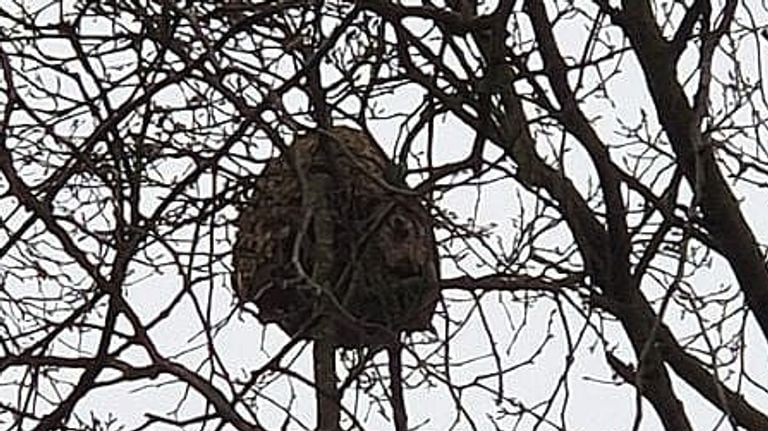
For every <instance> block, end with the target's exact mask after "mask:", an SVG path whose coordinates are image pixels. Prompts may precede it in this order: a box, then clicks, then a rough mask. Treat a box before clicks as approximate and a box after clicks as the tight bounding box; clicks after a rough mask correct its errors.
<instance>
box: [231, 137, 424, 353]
mask: <svg viewBox="0 0 768 431" xmlns="http://www.w3.org/2000/svg"><path fill="white" fill-rule="evenodd" d="M329 135H330V136H331V137H332V138H330V137H326V138H325V139H327V141H326V142H328V143H329V144H330V145H334V146H335V149H336V150H335V151H334V152H335V161H334V163H332V166H331V167H329V165H328V163H325V160H326V157H324V154H325V153H324V152H323V151H322V150H321V146H320V145H319V144H318V142H319V140H318V136H319V135H318V134H309V135H305V136H301V137H299V138H297V139H296V141H295V143H294V144H293V145H292V146H290V149H289V150H288V151H289V153H290V154H291V155H292V157H286V156H285V155H281V156H280V157H278V158H275V159H273V160H271V161H270V162H269V163H267V165H266V166H265V168H264V171H263V172H262V173H261V175H259V176H258V178H256V180H255V185H254V188H253V194H252V195H251V196H250V198H249V199H248V202H247V204H246V205H245V206H244V207H243V208H242V209H241V213H240V217H239V219H238V228H239V232H238V235H237V240H236V243H235V248H234V258H233V260H234V268H235V272H234V275H233V282H234V286H235V290H236V293H237V295H238V296H239V298H240V299H241V301H253V302H255V303H256V305H257V306H258V310H259V312H258V316H259V319H260V320H261V321H262V322H264V323H271V322H274V323H277V324H278V325H279V326H280V327H281V328H282V329H283V330H284V331H285V332H287V333H288V334H290V335H299V336H301V337H303V338H318V337H321V336H323V337H330V340H331V342H332V343H334V344H336V345H339V346H346V347H352V346H361V345H378V344H386V343H390V342H392V341H394V340H395V339H396V337H397V336H398V334H399V333H401V332H413V331H418V330H424V329H429V328H430V327H431V326H430V321H431V319H432V315H433V313H434V310H435V306H436V304H437V300H438V298H439V290H438V271H437V253H436V250H435V240H434V235H433V232H432V220H431V217H430V215H429V213H428V211H427V210H426V208H425V207H424V205H423V204H422V201H421V199H420V198H419V197H417V196H415V195H414V194H409V193H402V192H398V191H397V189H400V190H404V189H406V186H405V185H404V184H403V183H402V182H401V183H400V184H391V183H390V181H392V178H391V177H392V176H393V175H391V174H392V173H393V172H394V169H392V164H391V162H390V161H389V159H388V158H387V157H386V155H385V154H384V152H383V151H382V149H381V148H380V147H379V146H378V144H377V143H375V142H374V141H373V140H371V139H370V138H369V137H368V136H367V135H366V134H364V133H362V132H360V131H357V130H354V129H350V128H346V127H335V128H333V129H331V130H330V131H329ZM326 136H327V135H326ZM290 159H293V163H291V162H290V161H289V160H290ZM297 169H298V170H300V172H301V173H302V174H301V177H302V178H305V179H306V180H307V181H312V180H313V178H316V177H315V176H314V175H315V174H314V172H315V171H319V170H322V171H325V172H326V173H328V174H332V177H331V178H332V184H333V187H332V188H331V189H330V190H327V192H328V194H327V196H326V198H327V199H326V202H329V207H330V208H329V209H328V212H329V213H330V216H331V219H332V220H333V223H332V226H333V229H332V231H333V238H332V244H333V258H332V259H331V260H332V266H331V269H330V274H331V277H330V282H328V283H327V284H326V285H325V287H322V288H319V287H318V286H319V285H318V284H317V283H314V282H311V281H308V280H307V278H306V277H305V276H303V275H302V274H301V272H300V271H297V268H296V265H295V263H294V262H293V261H292V259H293V258H294V256H297V257H298V261H300V262H301V267H302V268H303V270H304V273H305V275H309V276H310V277H311V276H312V274H313V273H314V269H315V264H316V262H314V261H313V250H316V248H315V245H316V244H315V238H314V231H313V229H312V220H311V219H308V218H307V217H305V215H306V212H305V211H303V207H302V187H301V184H300V181H299V178H300V176H299V175H297ZM388 184H389V185H388ZM304 190H306V187H305V189H304ZM312 214H314V212H313V213H312ZM307 221H309V222H308V223H307ZM300 232H301V234H300ZM298 235H301V238H300V241H299V242H298V244H297V236H298ZM297 246H298V248H297ZM297 251H298V253H297Z"/></svg>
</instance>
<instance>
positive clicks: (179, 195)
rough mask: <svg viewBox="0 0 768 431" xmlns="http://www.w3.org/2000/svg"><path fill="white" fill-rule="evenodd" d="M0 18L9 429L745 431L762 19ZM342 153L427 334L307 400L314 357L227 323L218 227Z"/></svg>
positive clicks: (751, 380)
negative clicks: (395, 233)
mask: <svg viewBox="0 0 768 431" xmlns="http://www.w3.org/2000/svg"><path fill="white" fill-rule="evenodd" d="M1 6H2V7H0V66H1V68H2V78H0V88H2V92H0V108H2V120H0V130H1V132H2V133H0V310H1V311H0V313H2V314H1V316H2V319H0V341H1V344H0V348H1V349H2V350H0V351H1V352H2V355H0V356H1V357H0V420H2V421H3V423H4V424H5V425H7V427H8V428H9V429H40V430H47V429H64V428H68V429H94V430H95V429H105V430H106V429H136V430H139V429H150V428H154V427H157V426H160V425H167V426H176V427H179V428H189V429H193V428H194V429H217V430H218V429H239V430H254V429H255V430H273V429H274V430H277V429H314V428H315V423H316V422H319V423H320V427H321V428H323V429H333V428H335V427H338V428H340V429H376V430H378V429H398V430H400V429H406V428H407V429H438V430H444V429H457V430H458V429H473V430H479V429H526V430H529V429H530V430H545V429H581V428H582V427H583V428H585V429H588V428H591V427H592V426H591V425H590V424H591V423H592V421H593V420H594V417H595V416H596V415H598V416H600V417H601V418H602V420H604V421H606V422H605V423H606V424H608V423H609V421H610V420H611V419H612V418H616V417H618V418H623V419H622V420H623V422H621V424H622V425H621V426H623V428H622V429H632V430H639V429H659V428H663V429H667V430H689V429H699V428H703V427H706V429H746V430H765V429H768V406H766V405H764V404H765V403H764V399H765V396H766V392H767V391H766V389H765V387H766V386H765V385H766V380H768V376H766V373H765V371H764V365H763V364H764V363H765V350H764V346H765V342H766V341H768V337H767V336H768V267H766V263H765V262H766V260H765V259H766V256H765V255H766V248H765V246H764V245H763V244H764V243H765V235H766V229H765V228H766V222H765V220H764V219H762V218H761V217H762V214H761V211H762V210H763V208H764V202H765V196H764V193H765V192H764V189H765V188H766V185H768V152H767V151H766V148H765V146H764V144H763V142H764V140H765V139H766V132H767V130H766V119H765V118H766V112H768V96H766V91H765V89H764V87H763V86H762V82H763V79H764V78H766V73H767V72H766V71H765V70H764V65H763V63H764V62H763V60H762V57H763V50H764V49H765V47H766V44H768V31H767V30H766V29H767V28H768V27H766V26H768V8H766V6H765V5H764V4H762V3H759V2H751V1H746V0H745V1H736V0H722V1H719V2H712V1H709V0H689V1H672V2H662V1H657V2H651V1H638V0H624V1H607V0H575V1H560V0H551V1H536V0H522V1H511V0H499V1H498V2H488V3H480V2H474V1H466V0H465V1H446V2H431V1H424V2H402V3H398V2H391V1H387V0H360V1H356V2H347V1H338V2H337V1H333V2H330V1H329V2H320V1H291V0H284V1H278V2H257V1H249V0H239V1H234V0H232V1H228V2H205V1H197V0H186V1H183V2H171V1H154V0H142V1H131V0H113V1H104V2H99V1H88V0H82V1H78V0H76V1H69V2H64V1H57V0H40V1H25V0H5V1H4V2H1ZM340 125H344V126H348V127H352V128H354V129H357V130H361V131H363V132H365V133H366V134H369V135H371V136H374V137H376V139H377V141H379V142H381V143H382V145H383V146H384V147H385V149H386V150H387V152H388V155H389V156H390V157H391V159H392V169H391V170H392V171H393V172H390V173H389V174H391V175H392V178H397V179H398V180H399V181H403V183H402V184H406V183H407V184H408V185H409V187H407V188H406V187H401V188H400V191H401V192H407V191H408V190H410V191H411V192H410V193H412V194H413V195H417V196H419V197H420V198H421V199H422V202H423V203H424V205H428V207H429V210H430V212H431V216H432V218H433V220H434V223H435V225H436V228H435V235H436V237H437V238H438V241H439V243H440V244H439V247H440V257H441V266H442V276H443V278H442V279H441V280H440V287H441V300H440V304H439V306H438V310H437V313H436V315H435V316H434V318H433V319H432V324H433V326H434V331H432V332H430V331H425V332H419V333H414V334H410V335H407V336H402V337H400V339H399V343H401V344H402V349H403V351H402V356H400V355H396V356H393V357H392V359H393V361H390V360H388V359H387V356H386V355H384V354H383V352H381V351H380V349H379V348H377V347H375V346H368V347H366V346H361V347H358V348H355V349H346V350H341V351H338V352H336V353H335V354H334V355H335V356H334V357H335V361H330V363H326V364H325V365H326V366H327V368H328V369H329V370H330V371H329V373H330V374H332V375H333V376H331V379H330V381H325V382H322V384H319V385H318V386H322V387H323V390H317V391H316V390H315V383H314V382H315V377H314V375H313V372H312V370H313V367H312V363H311V360H310V359H311V355H310V354H309V353H310V351H311V350H312V349H311V348H310V346H311V345H312V344H313V341H311V340H306V339H304V338H303V337H302V336H301V334H298V335H297V334H286V333H284V332H283V331H282V330H281V329H280V328H279V327H277V325H272V324H266V325H265V324H263V323H262V322H261V321H260V320H259V315H260V313H263V312H264V311H263V310H260V309H259V306H258V305H256V304H253V303H247V302H246V303H240V302H238V301H237V300H236V299H235V295H234V292H233V290H232V285H231V283H230V280H231V274H232V270H233V267H232V248H233V244H234V239H235V236H236V234H237V229H236V227H235V223H234V221H235V220H236V218H237V216H238V209H239V208H242V204H243V203H244V202H246V201H247V196H249V193H251V192H252V191H253V188H254V187H258V181H257V180H256V178H258V176H259V174H260V173H261V171H262V168H263V167H264V166H265V164H266V163H267V162H268V161H269V160H270V159H272V158H273V157H275V156H277V155H278V154H282V153H283V151H282V150H284V149H286V148H287V147H288V146H290V145H291V144H292V142H293V141H294V139H295V138H296V137H297V136H300V135H302V134H304V133H308V132H309V133H316V132H318V131H319V133H321V134H322V133H328V132H329V130H331V128H333V127H337V126H340ZM329 143H330V144H332V143H333V141H332V140H331V141H329ZM330 147H331V150H330V152H329V153H328V154H333V145H330ZM311 275H312V274H310V276H311ZM327 275H328V274H326V275H323V276H322V277H321V278H322V280H321V284H325V283H333V281H334V280H330V279H328V277H327ZM315 281H316V280H315ZM321 341H322V340H321ZM320 344H321V343H318V346H319V345H320ZM316 348H317V346H316ZM400 358H401V359H400ZM316 368H319V367H316ZM334 378H335V379H336V380H334ZM323 391H325V392H328V391H336V392H337V393H336V394H334V396H333V397H332V398H331V399H334V400H336V399H337V400H338V403H337V404H338V410H337V412H336V413H337V415H338V418H337V417H335V416H333V417H330V416H328V415H326V416H325V417H322V416H323V415H319V416H321V417H320V418H317V416H318V415H317V414H316V413H315V411H316V410H317V409H316V407H315V402H314V398H315V396H319V394H320V393H321V392H323ZM318 399H320V398H318ZM609 400H612V401H609ZM609 402H612V403H615V405H614V404H608V403H609ZM608 405H610V407H606V406H608ZM587 408H589V409H590V410H591V414H590V415H589V417H588V419H585V415H584V414H583V411H584V409H587ZM406 413H407V415H406ZM406 417H407V419H405V418H406ZM406 421H407V424H406Z"/></svg>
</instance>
